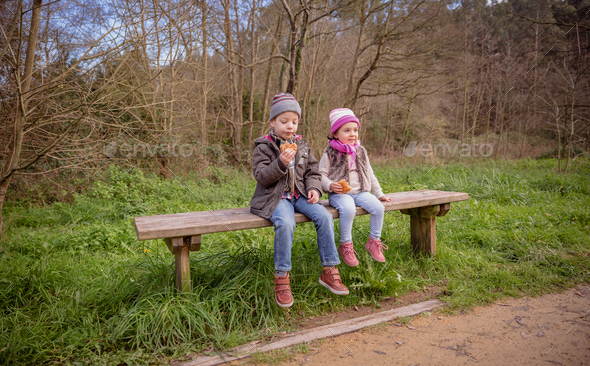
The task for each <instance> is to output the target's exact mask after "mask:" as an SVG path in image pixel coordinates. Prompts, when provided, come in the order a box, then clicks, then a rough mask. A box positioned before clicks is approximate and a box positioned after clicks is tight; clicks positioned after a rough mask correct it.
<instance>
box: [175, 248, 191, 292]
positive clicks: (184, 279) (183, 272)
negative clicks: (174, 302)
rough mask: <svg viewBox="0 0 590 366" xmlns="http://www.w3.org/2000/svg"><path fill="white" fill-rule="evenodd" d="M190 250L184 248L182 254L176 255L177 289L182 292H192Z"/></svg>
mask: <svg viewBox="0 0 590 366" xmlns="http://www.w3.org/2000/svg"><path fill="white" fill-rule="evenodd" d="M189 253H190V252H189V248H188V247H187V246H183V247H182V250H181V251H180V253H176V254H174V261H175V264H176V288H178V290H179V291H181V292H190V291H191V289H192V286H191V265H190V264H191V263H190V257H189Z"/></svg>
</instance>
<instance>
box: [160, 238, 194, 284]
mask: <svg viewBox="0 0 590 366" xmlns="http://www.w3.org/2000/svg"><path fill="white" fill-rule="evenodd" d="M164 241H165V242H166V246H167V247H168V250H170V253H172V254H174V264H175V269H176V288H178V291H181V292H190V291H191V290H192V285H191V266H190V252H194V251H196V250H200V249H201V235H194V236H185V237H178V238H166V239H164Z"/></svg>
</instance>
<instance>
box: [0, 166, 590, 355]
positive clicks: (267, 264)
mask: <svg viewBox="0 0 590 366" xmlns="http://www.w3.org/2000/svg"><path fill="white" fill-rule="evenodd" d="M402 163H403V162H402ZM402 163H398V164H397V165H395V166H392V165H388V166H386V165H383V166H376V167H374V168H375V171H376V174H377V176H378V178H379V180H380V182H381V185H382V186H383V189H384V191H385V192H395V191H404V190H415V189H425V188H429V189H440V190H449V191H461V192H467V193H469V194H470V200H469V201H467V202H462V203H456V204H452V205H451V211H450V212H449V214H448V215H446V216H445V217H443V218H439V219H438V220H437V236H438V239H437V242H438V243H437V244H438V245H437V255H436V257H434V258H428V257H414V256H413V255H412V254H411V247H410V238H409V220H408V217H407V216H403V215H401V214H400V213H399V212H390V213H388V214H387V215H386V218H385V225H384V230H383V239H384V241H385V242H386V243H387V244H388V245H389V250H387V251H386V252H385V255H386V258H387V262H386V263H384V264H380V263H376V262H373V261H371V260H370V257H369V256H368V254H367V253H365V252H364V250H362V249H361V246H362V244H363V243H364V242H365V241H366V240H367V235H368V230H369V218H368V217H366V216H363V217H357V218H356V219H355V230H354V232H353V240H354V242H355V243H356V245H357V249H358V250H357V251H358V252H359V260H360V265H359V267H356V268H348V267H346V266H343V265H342V266H340V267H339V268H340V270H341V274H342V277H343V280H344V282H345V284H346V285H348V287H349V288H350V289H351V294H350V295H349V296H345V297H340V296H333V295H332V294H331V293H329V292H327V291H326V289H324V288H323V287H322V286H320V285H319V284H318V282H317V278H318V276H319V273H320V270H321V266H320V262H319V256H318V254H317V244H316V236H315V229H314V227H313V225H312V224H310V223H306V224H301V225H298V227H297V229H296V232H295V243H294V248H293V265H294V266H293V271H292V273H291V278H292V288H293V293H294V296H295V305H294V307H293V308H292V309H291V310H288V311H285V310H283V309H279V308H278V307H277V306H276V305H275V304H274V299H273V282H272V273H273V231H272V229H271V228H265V229H256V230H246V231H238V232H229V233H219V234H212V235H207V236H204V237H203V244H202V250H201V251H200V252H194V253H192V254H191V275H192V284H193V291H192V292H191V293H183V294H180V293H177V292H176V291H175V290H174V259H173V256H172V255H170V254H169V253H168V250H167V249H166V247H165V245H164V244H163V242H162V241H157V240H151V241H145V242H138V241H137V239H136V236H135V232H134V230H133V225H132V218H133V217H134V216H141V215H153V214H163V213H175V212H188V211H201V210H207V209H212V210H214V209H220V208H233V207H245V206H247V205H248V203H249V200H250V196H251V193H252V192H253V190H254V186H255V182H254V181H253V179H252V178H251V177H250V175H249V174H248V173H244V172H240V171H224V170H222V169H214V170H212V172H211V178H210V179H201V180H180V179H173V180H167V181H164V180H160V179H158V178H156V177H151V176H144V175H143V174H142V173H141V172H140V171H136V170H132V171H129V172H127V171H123V170H120V169H117V168H116V167H113V168H112V169H111V170H110V173H109V176H108V178H106V179H105V180H104V181H101V182H97V183H95V184H94V185H93V186H92V187H91V188H90V189H89V190H88V192H87V193H85V194H80V195H78V196H76V197H75V199H74V202H73V203H71V204H65V203H55V204H53V205H50V206H48V207H25V206H19V205H18V204H13V205H11V206H9V207H8V208H7V209H6V212H5V215H6V217H7V221H8V222H9V223H10V224H11V227H10V229H9V231H8V232H7V234H6V235H5V236H4V237H3V238H2V242H1V246H0V304H1V308H0V325H1V330H0V363H1V364H19V365H20V364H34V365H37V364H90V363H92V364H105V365H108V364H125V363H126V364H157V363H163V362H165V361H166V360H168V359H169V358H171V357H177V356H179V355H183V354H186V353H188V352H195V351H200V350H203V349H204V348H207V347H215V348H218V349H222V348H228V347H232V346H235V345H238V344H242V343H245V342H248V341H251V340H252V339H255V338H260V337H270V336H272V335H275V334H278V333H279V332H280V331H283V330H290V329H295V328H296V326H297V322H296V319H297V318H299V317H300V316H301V314H303V316H310V315H316V314H322V313H325V312H328V311H333V310H338V309H342V308H343V307H346V306H352V305H357V304H359V305H362V304H374V305H377V304H378V303H379V301H381V300H382V299H383V298H385V297H391V296H401V295H403V294H404V293H407V292H409V291H421V290H423V289H424V288H427V287H429V286H440V287H441V288H442V289H444V290H446V292H445V293H446V294H447V295H446V296H444V297H443V300H445V301H448V302H449V303H450V304H451V306H452V307H463V306H472V305H475V304H483V303H487V302H490V301H493V300H494V299H497V298H499V297H503V296H519V295H524V294H528V295H536V294H542V293H546V292H549V291H553V290H556V289H560V288H565V287H567V286H571V285H572V284H573V283H575V282H580V281H588V280H589V279H590V240H588V239H589V236H590V235H589V234H590V211H589V210H588V207H589V206H590V192H589V189H590V188H589V187H588V178H589V177H590V162H589V161H588V160H578V161H577V162H576V164H577V166H576V169H575V171H573V172H572V173H570V174H568V175H565V176H562V175H556V174H554V173H553V172H554V170H555V168H556V161H554V160H541V161H534V160H520V161H503V162H502V163H501V165H500V164H497V163H495V162H494V161H489V162H483V163H482V162H480V163H478V164H473V165H469V166H465V165H460V164H451V165H446V166H440V167H434V168H431V167H430V166H429V167H417V166H404V165H403V164H402ZM336 236H338V221H337V220H336Z"/></svg>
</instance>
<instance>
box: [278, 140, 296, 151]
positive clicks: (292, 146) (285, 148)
mask: <svg viewBox="0 0 590 366" xmlns="http://www.w3.org/2000/svg"><path fill="white" fill-rule="evenodd" d="M287 149H293V151H297V144H290V143H288V142H287V143H286V144H283V145H281V152H283V151H285V150H287Z"/></svg>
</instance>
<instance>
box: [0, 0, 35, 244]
mask: <svg viewBox="0 0 590 366" xmlns="http://www.w3.org/2000/svg"><path fill="white" fill-rule="evenodd" d="M20 5H21V4H20V3H19V10H21V13H20V16H21V19H22V15H23V14H22V8H21V6H20ZM41 5H43V0H34V1H33V11H32V14H31V27H30V29H29V39H28V41H27V50H26V56H25V70H24V74H23V78H22V83H21V77H20V75H18V73H19V69H20V64H17V67H16V69H15V72H14V73H15V77H16V82H17V84H20V88H19V90H18V93H17V106H18V107H17V108H16V116H15V120H14V141H13V143H12V151H10V156H9V158H8V159H7V160H6V163H5V164H4V169H3V171H2V177H0V234H1V233H2V232H3V223H4V219H3V215H2V211H3V208H4V201H5V199H6V193H7V192H8V186H9V185H10V181H11V180H12V176H13V174H14V172H15V170H16V168H17V166H18V164H19V162H20V155H21V152H22V144H23V137H24V127H25V122H26V116H27V106H28V102H29V101H28V95H27V94H28V92H29V90H30V88H31V78H32V75H33V68H34V66H35V50H36V48H37V37H38V34H39V24H40V23H41ZM21 24H22V23H21ZM22 32H23V30H22V29H21V30H20V33H21V39H22ZM17 62H19V63H20V54H19V58H18V61H17Z"/></svg>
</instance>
